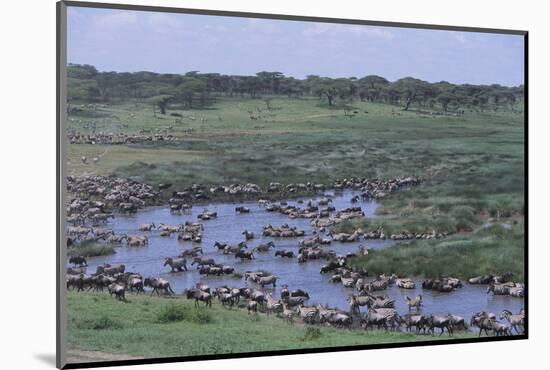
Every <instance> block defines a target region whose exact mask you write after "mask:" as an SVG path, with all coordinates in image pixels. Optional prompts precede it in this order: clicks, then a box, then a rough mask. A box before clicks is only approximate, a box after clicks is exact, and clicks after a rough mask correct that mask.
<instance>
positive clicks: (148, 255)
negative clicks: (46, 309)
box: [88, 191, 523, 318]
mask: <svg viewBox="0 0 550 370" xmlns="http://www.w3.org/2000/svg"><path fill="white" fill-rule="evenodd" d="M354 195H356V193H354V192H352V191H345V192H343V193H341V194H338V195H337V196H336V197H335V198H334V201H333V203H332V204H333V206H335V207H336V209H337V210H340V209H343V208H347V207H350V206H351V205H352V204H351V202H350V199H351V198H352V197H353V196H354ZM314 199H315V198H314ZM288 204H289V205H297V206H299V207H302V208H303V207H304V206H305V204H298V203H297V201H289V202H288ZM238 205H243V206H246V207H248V208H250V213H248V214H237V213H236V212H235V207H236V206H238ZM353 205H354V206H355V205H360V206H361V207H362V209H363V211H364V212H365V215H366V217H373V216H374V211H375V210H376V208H377V204H376V202H374V201H369V202H360V203H357V204H353ZM205 208H207V209H208V210H209V211H214V212H217V213H218V217H217V218H216V219H213V220H210V221H204V222H203V224H204V232H203V239H202V243H201V244H200V245H201V246H202V248H203V251H204V257H212V258H214V259H215V261H216V262H217V263H223V264H225V265H231V266H234V267H235V270H236V271H238V272H245V271H249V270H250V271H254V270H260V269H262V270H267V271H270V272H272V273H274V274H275V275H277V276H278V278H279V281H278V282H277V287H276V288H275V289H267V288H266V290H268V291H272V292H273V295H274V296H275V297H277V298H278V297H279V288H280V286H281V285H282V284H287V285H288V286H289V287H290V289H297V288H301V289H304V290H306V291H308V292H309V294H310V297H311V299H310V301H309V304H316V303H321V304H328V305H330V306H332V307H338V308H341V309H345V310H347V309H348V303H347V301H346V299H347V297H348V296H349V295H350V294H351V293H352V289H348V288H344V287H343V286H342V285H341V284H335V283H330V282H329V281H328V280H329V278H330V274H323V275H321V274H320V273H319V270H320V268H321V266H322V265H323V264H324V263H326V262H325V261H308V262H306V263H303V264H298V262H297V259H296V258H294V259H281V258H280V257H275V256H274V253H275V251H276V250H278V249H283V248H286V249H291V250H293V251H294V252H295V254H297V253H298V240H299V238H271V237H264V236H262V235H261V234H262V227H263V226H264V225H268V224H271V225H273V226H275V227H278V226H280V225H282V224H284V223H288V224H289V225H291V226H296V227H298V228H299V229H304V230H305V231H306V236H311V235H312V230H313V229H312V227H311V226H310V220H308V219H290V218H289V217H287V216H285V215H282V214H280V213H278V212H267V211H266V210H265V208H264V207H261V206H259V205H258V204H257V203H255V202H245V203H239V204H228V203H212V204H207V205H202V206H195V207H194V208H193V209H192V210H191V211H189V212H188V213H184V214H179V215H178V214H171V213H170V211H169V209H168V208H167V207H152V208H148V209H145V210H142V211H140V212H138V213H137V214H135V215H117V217H116V218H115V220H114V222H113V223H112V224H111V225H109V227H112V228H113V230H114V231H115V233H116V234H123V233H125V234H128V235H140V234H145V235H147V236H148V237H149V245H148V246H146V247H140V248H130V247H126V246H125V245H124V246H121V247H117V253H116V254H115V255H111V256H105V257H97V258H89V259H88V263H89V266H90V267H89V268H88V271H90V272H93V271H95V269H96V267H97V266H98V265H101V264H103V263H111V264H118V263H122V264H125V265H126V270H127V271H135V272H139V273H141V274H142V275H143V276H144V277H147V276H161V277H163V278H165V279H167V280H169V281H170V283H171V285H172V288H173V289H174V290H175V291H176V293H181V292H182V291H183V289H185V288H190V287H193V286H194V285H195V284H196V283H197V282H203V283H206V284H208V285H209V286H210V287H217V286H221V285H228V286H230V287H242V286H245V285H250V286H256V285H255V284H254V283H252V282H245V281H244V279H238V278H233V277H206V276H202V275H199V273H198V271H197V270H196V269H195V268H194V267H190V266H189V265H190V263H188V268H189V271H188V272H179V273H171V272H170V268H169V267H168V266H167V267H163V262H164V258H165V257H170V256H177V255H178V254H180V253H181V251H182V250H183V249H186V248H191V247H192V246H196V245H198V244H194V243H191V242H181V241H178V240H177V234H173V235H172V236H171V237H169V238H167V237H160V236H159V232H158V231H152V232H140V231H138V227H139V225H140V224H143V223H150V222H154V223H155V224H156V225H158V224H160V223H165V224H181V223H184V222H185V221H191V222H197V221H199V220H198V219H197V215H198V214H200V213H202V211H203V210H204V209H205ZM245 229H246V230H249V231H252V232H254V234H255V236H256V237H255V239H253V240H251V241H248V246H249V248H252V247H255V246H256V245H258V244H260V243H267V242H268V241H273V242H274V243H275V246H276V248H275V249H271V251H270V252H266V253H255V257H256V259H254V260H252V261H243V262H241V261H240V260H238V259H235V257H234V256H233V255H223V254H222V252H221V251H218V250H217V249H216V248H214V247H213V245H214V242H215V241H220V242H224V243H229V244H237V243H239V242H241V241H243V240H244V237H243V235H242V232H243V231H244V230H245ZM392 243H393V242H392V241H382V240H361V241H359V242H355V243H339V242H333V243H332V244H330V245H329V246H327V247H326V248H328V249H333V250H335V251H336V252H337V253H338V254H345V253H347V252H350V251H351V252H355V251H357V248H358V246H359V245H365V244H366V245H368V246H369V248H371V249H376V248H384V247H387V246H389V245H391V244H392ZM416 281H417V288H416V289H415V290H404V289H400V288H397V287H390V288H388V289H387V290H386V291H385V292H381V293H380V294H388V295H389V296H390V297H391V298H392V299H395V301H396V307H397V309H398V311H399V312H400V313H405V312H406V310H407V308H406V305H405V296H407V295H408V296H410V297H413V296H416V295H417V294H422V296H423V299H424V304H425V308H424V310H423V312H424V313H441V314H444V313H454V314H457V315H462V316H465V317H467V318H469V317H470V316H471V315H472V314H473V313H475V312H478V311H481V310H486V311H490V312H494V313H497V314H498V313H500V312H501V311H502V310H503V309H509V310H511V311H512V312H517V311H519V310H520V309H521V308H523V299H519V298H513V297H503V296H493V295H492V294H489V295H488V294H486V287H485V286H475V285H468V284H465V285H464V287H463V288H461V289H457V290H456V291H455V292H452V293H436V292H431V291H428V290H422V289H421V288H420V285H421V284H420V281H418V280H416Z"/></svg>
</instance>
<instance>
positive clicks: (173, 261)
mask: <svg viewBox="0 0 550 370" xmlns="http://www.w3.org/2000/svg"><path fill="white" fill-rule="evenodd" d="M163 266H170V268H171V269H172V272H178V271H187V260H186V259H185V258H182V257H180V258H172V257H168V258H166V259H165V260H164V265H163Z"/></svg>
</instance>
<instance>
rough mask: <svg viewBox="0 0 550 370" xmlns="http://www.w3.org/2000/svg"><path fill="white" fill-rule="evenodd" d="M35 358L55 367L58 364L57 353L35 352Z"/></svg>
mask: <svg viewBox="0 0 550 370" xmlns="http://www.w3.org/2000/svg"><path fill="white" fill-rule="evenodd" d="M34 358H36V359H37V360H40V361H42V362H43V363H45V364H46V365H50V366H52V367H55V365H56V361H55V353H35V354H34Z"/></svg>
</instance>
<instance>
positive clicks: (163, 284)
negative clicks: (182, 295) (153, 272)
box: [143, 278, 176, 295]
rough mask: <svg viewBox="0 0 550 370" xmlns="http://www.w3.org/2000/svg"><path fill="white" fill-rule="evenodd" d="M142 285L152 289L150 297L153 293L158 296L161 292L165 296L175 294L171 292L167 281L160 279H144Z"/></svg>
mask: <svg viewBox="0 0 550 370" xmlns="http://www.w3.org/2000/svg"><path fill="white" fill-rule="evenodd" d="M143 285H144V286H147V287H151V288H153V291H152V292H151V295H153V293H155V292H156V293H157V295H160V292H161V291H163V292H164V293H165V294H168V295H170V294H176V292H174V291H173V290H172V287H171V286H170V283H169V282H168V281H167V280H165V279H162V278H146V279H145V280H144V281H143Z"/></svg>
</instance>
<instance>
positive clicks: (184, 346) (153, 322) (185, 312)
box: [67, 292, 471, 357]
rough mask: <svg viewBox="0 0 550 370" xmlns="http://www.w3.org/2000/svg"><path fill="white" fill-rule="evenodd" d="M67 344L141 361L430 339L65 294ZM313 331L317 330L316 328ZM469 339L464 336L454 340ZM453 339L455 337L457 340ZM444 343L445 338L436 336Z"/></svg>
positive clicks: (139, 299) (179, 304)
mask: <svg viewBox="0 0 550 370" xmlns="http://www.w3.org/2000/svg"><path fill="white" fill-rule="evenodd" d="M67 312H68V315H67V316H68V335H69V338H68V346H69V348H77V349H81V350H92V351H102V352H103V351H104V352H109V353H124V354H128V355H135V356H143V357H163V356H191V355H204V354H221V353H235V352H254V351H270V350H282V349H295V348H315V347H330V346H350V345H364V344H375V343H398V342H410V341H425V340H432V339H433V338H434V337H432V336H425V335H414V334H410V333H400V332H395V333H394V332H390V333H384V332H383V331H369V332H365V331H364V330H360V329H357V330H355V329H354V330H340V329H334V328H326V327H318V330H317V329H309V330H308V328H307V327H305V326H304V325H302V324H294V325H290V324H287V323H285V322H284V321H283V320H282V319H279V318H276V317H273V316H269V317H268V316H266V315H264V314H258V315H248V314H247V313H246V311H244V310H240V309H233V310H228V309H223V308H222V307H221V306H220V305H219V304H218V303H217V302H215V303H214V304H213V308H212V309H205V308H202V307H201V308H199V309H196V308H195V307H194V303H193V302H192V301H188V300H186V299H183V298H176V299H166V298H157V297H149V296H143V295H142V296H134V295H131V296H129V297H128V302H119V301H117V300H115V299H114V298H111V297H109V295H108V294H106V293H75V292H68V295H67ZM316 328H317V327H316ZM467 336H471V334H469V333H462V334H458V337H459V338H460V337H467ZM456 337H457V336H455V338H456ZM435 338H437V339H441V338H443V339H446V338H447V337H446V336H443V337H440V338H439V337H435Z"/></svg>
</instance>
